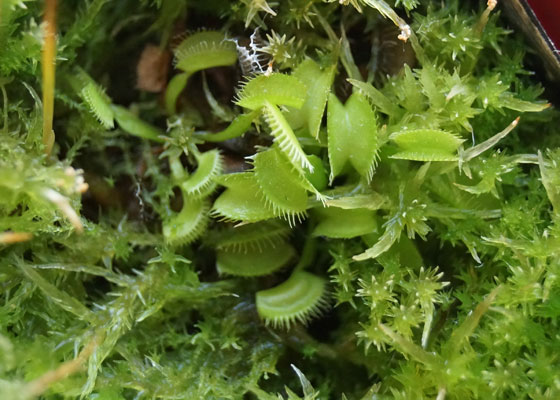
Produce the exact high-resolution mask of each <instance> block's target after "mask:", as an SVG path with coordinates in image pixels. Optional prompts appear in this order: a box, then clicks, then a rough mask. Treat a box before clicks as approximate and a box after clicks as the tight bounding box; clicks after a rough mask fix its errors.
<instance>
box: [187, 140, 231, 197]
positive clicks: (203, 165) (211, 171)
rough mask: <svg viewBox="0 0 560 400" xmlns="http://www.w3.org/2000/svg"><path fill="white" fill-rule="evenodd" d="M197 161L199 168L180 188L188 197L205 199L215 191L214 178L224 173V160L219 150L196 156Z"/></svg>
mask: <svg viewBox="0 0 560 400" xmlns="http://www.w3.org/2000/svg"><path fill="white" fill-rule="evenodd" d="M196 160H197V163H198V168H197V169H196V171H195V172H194V173H193V174H192V175H191V176H190V177H189V178H188V179H187V180H185V181H184V182H182V183H181V185H180V186H181V189H183V191H184V192H185V193H186V194H187V195H188V196H195V197H205V196H207V195H208V194H209V193H211V192H212V191H213V190H214V187H215V185H216V183H215V181H214V178H216V177H217V176H218V175H220V174H221V173H222V170H223V163H222V158H221V156H220V152H219V151H218V150H209V151H207V152H204V153H202V154H199V155H196Z"/></svg>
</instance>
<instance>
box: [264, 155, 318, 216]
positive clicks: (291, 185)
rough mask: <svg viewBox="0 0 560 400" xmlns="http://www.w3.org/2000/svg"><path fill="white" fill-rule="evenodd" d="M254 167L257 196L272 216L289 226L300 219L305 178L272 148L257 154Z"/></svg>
mask: <svg viewBox="0 0 560 400" xmlns="http://www.w3.org/2000/svg"><path fill="white" fill-rule="evenodd" d="M254 166H255V176H256V178H257V182H258V184H259V193H261V195H262V197H263V198H264V199H265V201H266V204H267V205H268V206H269V208H271V209H272V210H273V211H274V215H276V216H281V217H282V218H285V219H287V220H288V221H289V222H290V225H294V223H295V220H296V219H297V220H301V219H302V218H303V217H304V216H305V214H306V210H307V197H308V195H307V190H306V189H305V186H304V185H305V181H306V178H305V177H304V176H303V175H302V174H300V172H299V171H298V170H297V169H296V168H294V166H293V165H292V164H291V163H290V161H289V160H288V159H287V158H286V157H284V155H283V154H282V153H281V152H280V151H279V150H277V149H275V148H272V149H269V150H266V151H262V152H260V153H257V155H255V158H254Z"/></svg>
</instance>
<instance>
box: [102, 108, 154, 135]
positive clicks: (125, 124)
mask: <svg viewBox="0 0 560 400" xmlns="http://www.w3.org/2000/svg"><path fill="white" fill-rule="evenodd" d="M111 109H112V110H113V113H114V114H115V119H116V120H117V123H118V124H119V126H120V127H121V129H122V130H123V131H125V132H126V133H130V134H131V135H134V136H138V137H141V138H143V139H150V140H153V141H154V142H163V138H162V136H163V132H162V131H160V130H159V129H158V128H156V127H155V126H153V125H150V124H148V123H147V122H145V121H143V120H141V119H140V118H138V117H137V116H136V115H135V114H134V113H132V112H130V111H129V110H127V109H126V108H124V107H121V106H117V105H112V106H111Z"/></svg>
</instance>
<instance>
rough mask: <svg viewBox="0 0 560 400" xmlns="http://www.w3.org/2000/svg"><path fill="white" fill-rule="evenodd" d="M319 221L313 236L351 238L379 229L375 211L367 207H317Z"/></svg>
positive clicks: (315, 211)
mask: <svg viewBox="0 0 560 400" xmlns="http://www.w3.org/2000/svg"><path fill="white" fill-rule="evenodd" d="M313 211H314V213H315V214H316V215H317V217H318V219H319V223H318V224H317V226H316V227H315V229H314V230H313V236H325V237H328V238H335V239H350V238H353V237H357V236H362V235H367V234H369V233H372V232H375V231H377V221H376V220H375V212H373V211H371V210H366V209H353V210H344V209H342V208H335V207H328V208H315V209H314V210H313Z"/></svg>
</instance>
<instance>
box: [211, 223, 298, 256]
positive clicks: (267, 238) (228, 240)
mask: <svg viewBox="0 0 560 400" xmlns="http://www.w3.org/2000/svg"><path fill="white" fill-rule="evenodd" d="M290 232H291V230H290V227H289V226H288V225H287V224H286V223H285V222H282V221H279V220H269V221H263V222H256V223H254V224H248V225H242V226H237V227H232V228H229V229H225V230H223V231H221V232H218V233H216V234H215V235H214V236H213V237H212V244H213V245H214V246H215V247H216V248H217V249H220V250H230V251H237V252H240V251H247V250H259V251H262V249H263V248H264V247H265V246H268V245H273V244H275V243H279V242H282V241H283V240H284V239H286V238H287V237H288V235H289V234H290Z"/></svg>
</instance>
